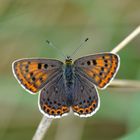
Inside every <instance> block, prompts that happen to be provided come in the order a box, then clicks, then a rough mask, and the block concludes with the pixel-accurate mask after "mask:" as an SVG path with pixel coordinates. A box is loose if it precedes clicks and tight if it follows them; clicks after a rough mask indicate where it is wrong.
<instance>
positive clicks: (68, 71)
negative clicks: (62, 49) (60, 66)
mask: <svg viewBox="0 0 140 140" xmlns="http://www.w3.org/2000/svg"><path fill="white" fill-rule="evenodd" d="M64 77H65V86H66V94H67V103H68V105H69V106H71V105H72V96H73V87H74V78H73V77H74V72H73V64H72V59H71V58H69V57H68V58H67V59H66V61H65V70H64Z"/></svg>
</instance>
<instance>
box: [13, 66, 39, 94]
mask: <svg viewBox="0 0 140 140" xmlns="http://www.w3.org/2000/svg"><path fill="white" fill-rule="evenodd" d="M15 73H16V75H17V77H18V79H19V81H20V82H21V83H22V84H23V85H24V87H25V88H27V89H28V90H30V91H31V92H37V88H36V87H35V86H34V85H33V84H31V83H29V81H27V80H26V79H25V78H24V76H23V74H22V73H21V70H20V64H19V63H17V65H16V71H15Z"/></svg>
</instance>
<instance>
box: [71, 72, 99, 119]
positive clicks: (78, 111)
mask: <svg viewBox="0 0 140 140" xmlns="http://www.w3.org/2000/svg"><path fill="white" fill-rule="evenodd" d="M99 107H100V98H99V96H98V93H97V90H96V87H95V86H94V85H93V83H91V82H90V81H88V80H87V79H85V78H84V77H83V76H81V75H79V74H78V73H77V72H76V73H75V85H74V94H73V105H72V109H73V111H74V114H75V115H78V116H80V117H89V116H91V115H93V114H95V113H96V112H97V110H98V109H99Z"/></svg>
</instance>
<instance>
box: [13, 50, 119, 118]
mask: <svg viewBox="0 0 140 140" xmlns="http://www.w3.org/2000/svg"><path fill="white" fill-rule="evenodd" d="M119 65H120V58H119V56H118V55H116V54H113V53H108V52H107V53H101V54H95V55H89V56H84V57H81V58H79V59H77V60H75V61H74V62H73V61H72V59H71V57H69V56H68V57H67V58H66V60H65V63H63V62H61V61H59V60H53V59H38V58H37V59H35V58H34V59H20V60H16V61H15V62H13V73H14V75H15V77H16V79H17V80H18V82H19V83H20V84H21V86H22V87H23V88H24V89H26V90H27V91H28V92H30V93H32V94H35V93H36V92H38V91H40V94H39V100H38V106H39V109H40V111H41V112H42V113H43V114H44V115H46V116H47V117H49V118H60V117H61V116H64V115H67V114H68V112H69V111H70V108H72V110H73V112H74V114H75V115H78V116H80V117H89V116H91V115H93V114H95V113H96V112H97V110H98V109H99V107H100V98H99V95H98V92H97V89H96V87H98V88H100V89H104V88H105V87H107V85H108V84H109V83H110V82H111V80H112V79H113V78H114V76H115V75H116V73H117V71H118V69H119Z"/></svg>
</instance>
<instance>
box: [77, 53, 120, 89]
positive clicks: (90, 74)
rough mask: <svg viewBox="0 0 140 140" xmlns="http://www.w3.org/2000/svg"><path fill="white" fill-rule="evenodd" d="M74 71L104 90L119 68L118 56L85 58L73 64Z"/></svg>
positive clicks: (103, 55)
mask: <svg viewBox="0 0 140 140" xmlns="http://www.w3.org/2000/svg"><path fill="white" fill-rule="evenodd" d="M74 65H75V71H76V72H78V73H79V74H80V75H82V76H84V77H86V78H87V79H88V80H89V81H91V82H93V83H94V84H95V85H96V86H98V87H99V88H105V87H106V86H107V85H108V83H109V82H110V81H111V79H112V78H113V77H114V76H115V74H116V72H117V71H118V68H119V56H118V55H116V54H112V53H102V54H96V55H90V56H85V57H82V58H79V59H77V60H76V61H75V62H74Z"/></svg>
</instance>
